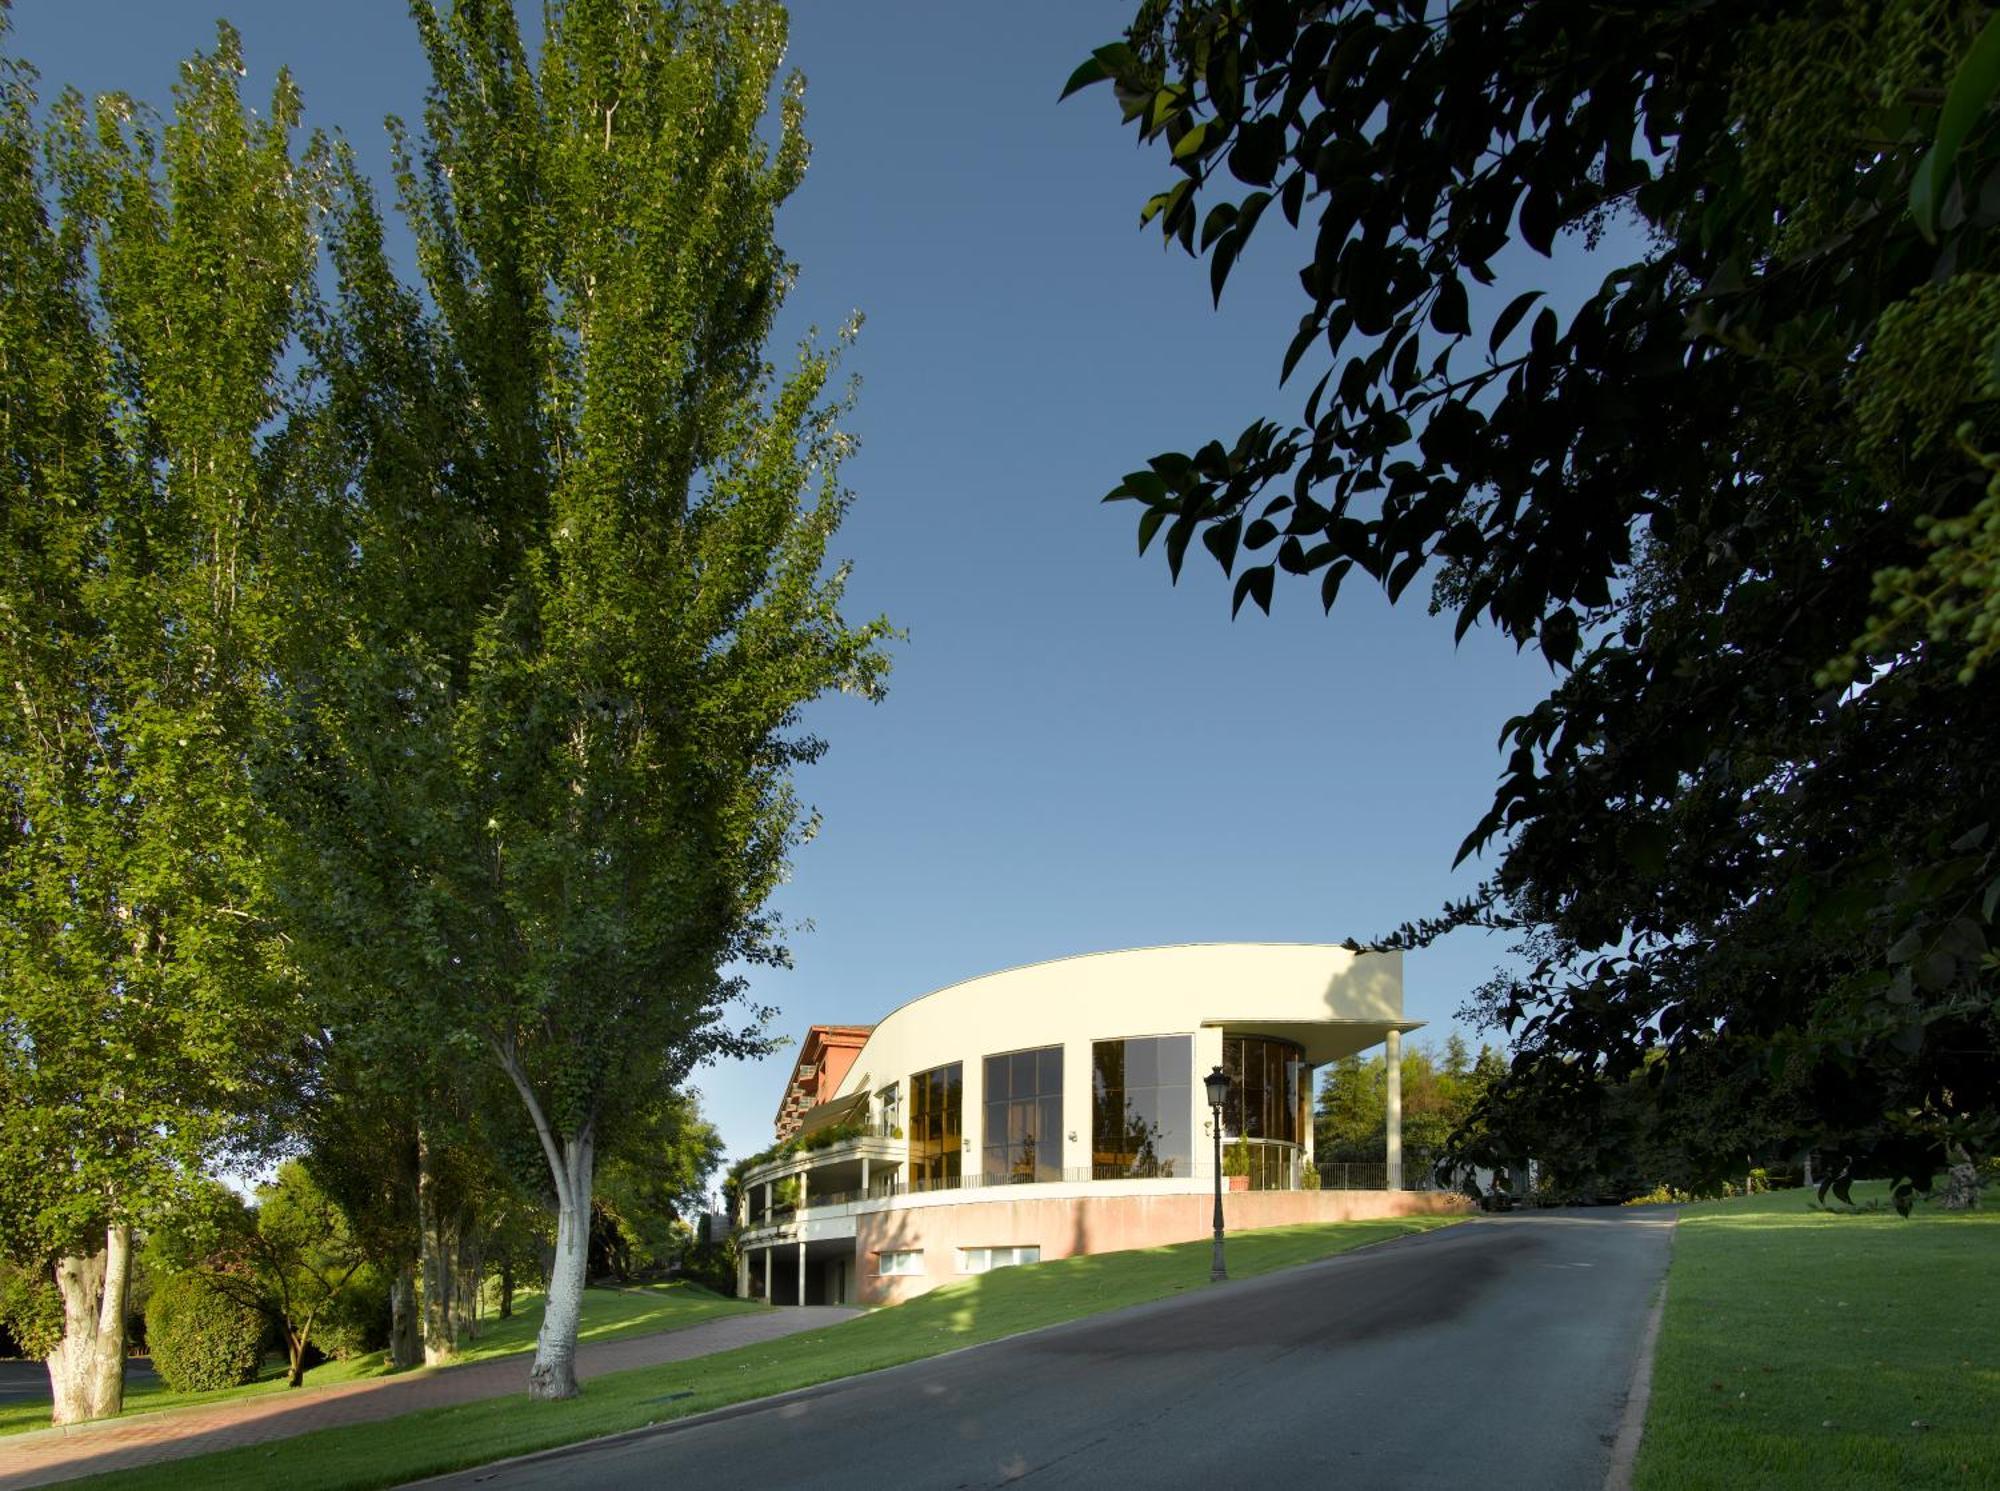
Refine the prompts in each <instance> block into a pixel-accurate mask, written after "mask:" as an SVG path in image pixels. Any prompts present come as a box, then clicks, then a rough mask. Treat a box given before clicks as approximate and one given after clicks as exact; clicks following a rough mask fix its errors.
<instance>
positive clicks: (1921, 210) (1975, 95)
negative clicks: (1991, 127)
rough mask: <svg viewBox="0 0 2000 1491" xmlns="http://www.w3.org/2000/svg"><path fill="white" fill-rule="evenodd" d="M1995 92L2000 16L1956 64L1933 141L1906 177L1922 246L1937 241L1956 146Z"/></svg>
mask: <svg viewBox="0 0 2000 1491" xmlns="http://www.w3.org/2000/svg"><path fill="white" fill-rule="evenodd" d="M1996 92H2000V15H1995V16H1993V17H1991V18H1990V19H1989V20H1988V21H1987V22H1986V26H1985V29H1983V30H1982V31H1981V32H1980V33H1979V37H1978V39H1977V40H1976V41H1974V42H1973V44H1972V50H1971V51H1969V52H1968V53H1966V56H1965V61H1963V62H1962V63H1960V64H1959V67H1958V72H1957V74H1956V75H1955V76H1954V77H1953V78H1952V80H1951V89H1950V91H1949V92H1948V93H1946V95H1945V100H1944V107H1943V108H1942V109H1941V110H1939V111H1938V129H1937V138H1936V139H1935V140H1933V141H1932V142H1931V148H1930V151H1929V153H1928V154H1926V155H1925V156H1924V158H1923V160H1922V161H1921V162H1920V163H1919V164H1918V166H1917V173H1916V175H1915V176H1913V177H1911V178H1910V216H1911V217H1912V218H1913V219H1914V220H1915V221H1916V225H1917V231H1918V232H1920V233H1922V234H1923V235H1924V239H1925V241H1926V242H1929V243H1935V242H1937V231H1938V213H1939V212H1940V210H1941V209H1942V207H1943V204H1944V199H1945V195H1946V193H1947V192H1948V191H1949V189H1950V186H1951V169H1952V166H1953V165H1954V164H1955V163H1956V161H1957V159H1958V152H1959V149H1960V147H1962V146H1963V145H1964V144H1965V141H1966V138H1967V137H1968V136H1969V135H1970V134H1971V133H1972V130H1973V127H1974V126H1975V125H1977V124H1978V123H1979V121H1980V119H1981V118H1982V117H1983V116H1984V115H1985V113H1986V110H1987V107H1988V106H1989V105H1990V104H1991V103H1992V102H1993V95H1994V94H1995V93H1996Z"/></svg>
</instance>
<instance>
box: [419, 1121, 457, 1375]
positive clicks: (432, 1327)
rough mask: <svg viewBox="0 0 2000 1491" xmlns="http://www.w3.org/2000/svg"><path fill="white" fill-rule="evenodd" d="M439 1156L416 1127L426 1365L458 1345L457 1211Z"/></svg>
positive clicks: (445, 1359) (444, 1359) (441, 1359)
mask: <svg viewBox="0 0 2000 1491" xmlns="http://www.w3.org/2000/svg"><path fill="white" fill-rule="evenodd" d="M440 1192H441V1186H440V1182H439V1177H438V1171H437V1159H436V1156H435V1155H434V1154H433V1153H432V1151H431V1147H430V1145H429V1144H428V1143H427V1142H426V1141H425V1138H424V1134H423V1131H422V1130H419V1131H418V1133H417V1234H418V1236H419V1238H420V1239H421V1251H422V1254H423V1321H422V1328H423V1341H424V1365H425V1366H427V1367H435V1366H437V1365H439V1364H440V1363H443V1362H448V1361H450V1360H451V1359H452V1357H453V1356H454V1355H455V1354H456V1353H457V1351H458V1328H459V1324H458V1280H457V1278H456V1270H455V1268H454V1264H455V1263H456V1261H457V1258H458V1234H457V1218H458V1211H457V1208H456V1207H455V1206H453V1205H452V1204H451V1202H450V1200H449V1198H447V1197H445V1196H443V1195H442V1194H440Z"/></svg>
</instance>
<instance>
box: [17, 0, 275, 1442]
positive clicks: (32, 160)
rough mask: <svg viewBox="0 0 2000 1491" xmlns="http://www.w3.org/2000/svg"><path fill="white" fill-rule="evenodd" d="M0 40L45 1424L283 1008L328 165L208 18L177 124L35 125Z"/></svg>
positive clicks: (119, 1361) (22, 1218)
mask: <svg viewBox="0 0 2000 1491" xmlns="http://www.w3.org/2000/svg"><path fill="white" fill-rule="evenodd" d="M0 24H4V14H0ZM0 66H4V67H5V72H4V75H0V276H4V287H5V293H4V294H0V428H4V431H5V440H6V460H5V463H4V472H0V689H4V691H5V696H6V697H5V700H4V702H3V703H0V1194H4V1195H5V1196H6V1198H7V1200H6V1204H5V1206H0V1245H4V1246H6V1247H7V1248H8V1249H9V1250H11V1251H12V1252H14V1253H15V1254H16V1255H17V1256H20V1257H24V1258H28V1259H32V1260H34V1261H35V1262H37V1263H41V1264H53V1265H54V1267H55V1271H56V1279H57V1281H58V1283H59V1285H60V1287H61V1290H62V1293H63V1296H64V1305H65V1311H66V1316H65V1318H66V1330H65V1335H64V1338H63V1341H62V1343H61V1345H60V1346H59V1347H58V1349H57V1351H56V1352H54V1353H53V1354H51V1356H50V1363H51V1375H52V1378H53V1379H54V1384H55V1389H56V1391H55V1399H56V1416H57V1421H58V1422H63V1421H65V1420H67V1419H71V1418H83V1417H92V1416H95V1415H97V1414H101V1413H106V1412H116V1411H117V1409H118V1407H119V1404H120V1401H121V1395H122V1382H123V1360H124V1291H125V1287H126V1281H127V1278H128V1277H129V1275H128V1269H129V1261H130V1245H131V1232H130V1229H131V1228H132V1226H133V1225H134V1224H138V1225H144V1224H145V1223H146V1222H147V1221H148V1220H149V1219H151V1218H152V1217H153V1216H155V1215H157V1214H158V1212H159V1211H160V1209H161V1208H163V1207H165V1206H168V1205H171V1204H172V1203H173V1201H174V1200H175V1198H176V1197H178V1196H179V1195H181V1194H183V1193H184V1191H185V1190H186V1188H187V1187H188V1186H189V1185H190V1184H191V1183H192V1182H193V1181H194V1179H195V1178H196V1177H197V1176H198V1174H199V1171H200V1167H201V1166H202V1165H203V1164H204V1163H205V1162H207V1161H209V1160H211V1159H213V1158H214V1157H215V1156H216V1155H217V1153H218V1152H219V1150H220V1149H221V1147H222V1146H224V1145H225V1144H226V1143H228V1142H229V1141H230V1140H231V1139H232V1138H233V1137H236V1136H238V1135H239V1134H240V1133H241V1132H242V1130H243V1125H244V1123H245V1120H246V1118H247V1117H248V1116H249V1115H251V1114H252V1113H254V1112H255V1111H256V1109H257V1108H258V1106H259V1104H260V1100H261V1092H262V1084H263V1082H264V1080H265V1079H266V1078H267V1077H268V1075H269V1073H270V1071H271V1069H272V1067H273V1065H274V1064H276V1063H280V1062H282V1060H283V1059H284V1058H285V1056H286V1055H287V1053H288V1051H289V1049H290V1047H291V1046H292V1044H293V1042H294V1041H295V1040H296V1037H297V1034H298V1024H297V1015H298V1007H297V1001H296V998H295V994H296V989H295V986H294V985H293V983H292V981H291V979H290V976H289V970H288V969H287V967H286V964H285V961H284V959H283V958H282V956H281V955H280V953H279V951H278V946H277V934H276V929H275V927H274V926H273V925H272V923H271V922H270V920H269V918H268V916H267V914H266V913H267V910H268V885H267V883H266V880H265V877H264V874H263V864H262V860H261V858H260V853H259V851H260V847H261V829H260V825H261V815H260V813H259V810H258V807H257V804H256V802H255V799H254V795H253V793H252V791H251V787H250V774H249V759H250V742H251V739H252V737H253V736H254V734H255V732H256V731H257V729H258V728H259V722H260V720H261V718H262V712H263V710H264V709H265V707H266V705H267V703H268V695H267V690H266V687H265V680H266V678H267V676H268V669H269V665H270V654H269V647H268V643H269V639H270V615H271V591H270V580H271V571H270V567H269V565H268V562H267V560H268V551H269V547H270V545H271V542H272V535H273V533H274V532H275V531H276V529H277V528H278V526H279V524H280V523H281V520H282V515H283V509H282V503H281V501H280V498H279V495H278V490H277V484H276V482H275V481H274V479H273V473H274V471H275V469H276V467H277V462H276V461H275V460H274V457H273V452H274V446H275V442H274V439H273V436H272V431H273V429H281V428H282V427H283V421H284V416H285V414H286V412H287V410H288V409H289V408H290V407H292V405H293V403H294V401H295V395H296V389H295V387H294V386H293V383H292V380H291V379H290V378H289V376H288V375H287V373H286V369H285V366H284V363H285V359H286V358H287V356H289V355H291V354H292V353H294V352H296V350H297V349H296V344H295V341H294V331H295V328H296V324H297V323H296V315H297V310H298V306H299V304H300V300H301V297H302V295H303V293H304V289H305V284H306V281H307V278H308V276H309V274H310V270H311V265H312V261H313V256H314V241H313V222H314V218H315V206H314V201H313V195H312V192H313V181H314V176H315V173H314V171H313V170H312V169H311V166H310V162H309V161H308V160H304V159H301V157H300V156H299V154H298V153H297V152H296V151H295V149H294V140H293V136H294V133H295V131H296V127H297V124H298V99H297V97H296V94H295V92H294V90H293V88H292V86H291V83H290V81H289V80H288V79H286V78H283V77H281V78H280V80H279V83H278V87H277V89H276V92H275V95H274V97H273V98H272V100H271V103H270V107H269V109H268V111H267V112H266V113H265V114H264V115H263V116H262V117H257V116H256V115H255V114H254V113H253V112H252V111H251V110H249V109H247V108H246V107H245V105H244V103H243V101H242V99H241V97H240V95H239V76H240V74H241V71H242V67H241V58H240V55H239V53H238V48H237V42H236V37H235V35H234V33H233V32H231V31H230V30H229V29H228V28H227V27H226V26H225V27H223V28H221V29H220V31H219V34H218V39H217V43H216V47H215V50H214V51H213V52H212V53H210V54H209V55H207V56H197V57H196V58H195V59H194V60H193V61H191V62H190V63H188V64H187V65H186V66H185V67H184V68H183V69H182V73H181V81H180V83H179V85H178V86H177V88H176V90H175V91H176V107H175V111H174V116H173V118H172V119H170V120H168V121H165V122H164V123H163V122H161V121H160V120H158V119H155V118H153V117H152V116H151V115H149V114H148V113H147V112H146V111H145V110H144V109H142V108H141V107H140V106H138V105H137V104H135V103H134V102H133V101H131V100H130V99H126V98H123V97H120V96H117V95H111V96H107V97H105V98H102V99H100V100H98V102H97V103H96V105H95V107H92V106H89V105H86V104H85V103H84V101H83V100H82V99H81V97H79V96H78V95H77V94H75V93H73V92H66V93H64V94H63V95H62V96H61V97H60V98H59V99H58V100H57V102H56V103H55V106H54V108H53V110H52V111H51V113H50V116H49V118H48V119H47V121H46V124H45V126H44V127H42V128H39V129H38V128H37V124H36V121H35V119H34V109H35V99H34V95H33V92H32V84H33V80H32V74H31V73H29V72H28V70H27V69H25V68H24V67H22V66H20V65H19V64H15V63H11V62H7V63H0Z"/></svg>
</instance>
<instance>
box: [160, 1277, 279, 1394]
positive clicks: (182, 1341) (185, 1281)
mask: <svg viewBox="0 0 2000 1491" xmlns="http://www.w3.org/2000/svg"><path fill="white" fill-rule="evenodd" d="M146 1339H147V1341H148V1342H149V1343H150V1344H151V1346H152V1348H153V1369H154V1370H155V1371H157V1372H158V1373H159V1374H160V1380H161V1381H162V1382H164V1383H166V1385H167V1386H168V1387H169V1388H171V1389H173V1391H175V1392H177V1393H199V1392H210V1391H213V1390H214V1389H216V1388H224V1387H235V1386H236V1385H237V1384H238V1383H243V1382H248V1381H250V1379H251V1378H253V1377H255V1376H256V1375H257V1363H258V1360H259V1358H260V1357H261V1355H262V1345H263V1340H264V1317H263V1316H262V1315H260V1314H259V1313H258V1312H257V1311H255V1310H252V1309H250V1308H249V1307H247V1306H245V1305H241V1304H238V1303H237V1302H236V1301H235V1300H232V1299H230V1298H228V1297H227V1296H226V1295H224V1294H222V1293H220V1292H218V1291H217V1290H216V1288H215V1287H214V1286H213V1285H212V1284H210V1283H209V1282H208V1281H207V1280H206V1279H204V1278H203V1277H202V1276H201V1275H200V1274H196V1273H184V1274H172V1275H169V1276H168V1277H166V1278H164V1279H161V1280H160V1281H159V1283H158V1284H157V1285H156V1286H155V1287H154V1290H153V1298H152V1300H151V1301H150V1302H149V1303H148V1305H147V1307H146Z"/></svg>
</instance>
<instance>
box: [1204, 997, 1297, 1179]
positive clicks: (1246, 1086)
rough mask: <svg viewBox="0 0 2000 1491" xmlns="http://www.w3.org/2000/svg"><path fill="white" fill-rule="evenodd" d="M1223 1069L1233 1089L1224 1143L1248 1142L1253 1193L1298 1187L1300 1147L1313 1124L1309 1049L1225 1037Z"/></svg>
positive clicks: (1273, 1041)
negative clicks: (1307, 1056)
mask: <svg viewBox="0 0 2000 1491" xmlns="http://www.w3.org/2000/svg"><path fill="white" fill-rule="evenodd" d="M1222 1069H1223V1071H1225V1072H1227V1073H1228V1074H1229V1084H1230V1085H1229V1101H1228V1102H1227V1103H1226V1104H1224V1105H1223V1109H1222V1132H1223V1135H1224V1137H1225V1138H1228V1139H1236V1138H1242V1139H1245V1140H1247V1141H1248V1149H1249V1156H1248V1158H1249V1161H1250V1189H1252V1190H1253V1191H1275V1190H1286V1189H1289V1188H1291V1187H1294V1186H1296V1185H1297V1184H1298V1183H1299V1182H1298V1172H1299V1156H1300V1153H1301V1151H1300V1148H1299V1146H1300V1145H1301V1144H1303V1143H1304V1136H1305V1134H1306V1132H1307V1129H1306V1126H1307V1125H1308V1124H1309V1123H1311V1122H1312V1118H1311V1115H1310V1114H1309V1113H1308V1112H1307V1106H1308V1104H1309V1102H1310V1100H1311V1093H1312V1068H1311V1067H1310V1066H1308V1065H1307V1064H1306V1060H1305V1048H1304V1047H1303V1046H1298V1045H1294V1044H1293V1043H1292V1042H1290V1041H1282V1040H1278V1039H1275V1038H1274V1037H1271V1036H1255V1035H1244V1036H1237V1035H1232V1036H1225V1037H1224V1038H1223V1041H1222Z"/></svg>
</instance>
